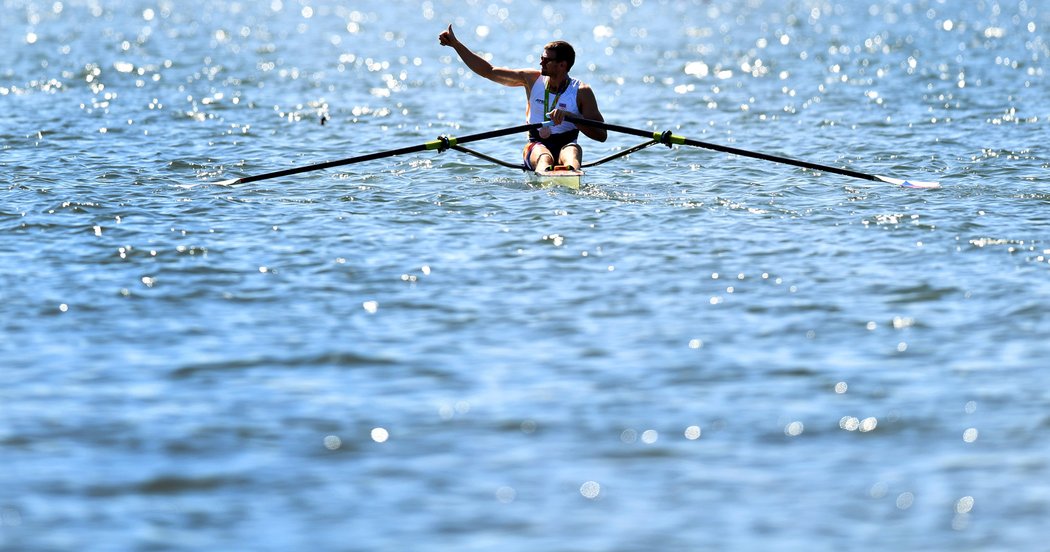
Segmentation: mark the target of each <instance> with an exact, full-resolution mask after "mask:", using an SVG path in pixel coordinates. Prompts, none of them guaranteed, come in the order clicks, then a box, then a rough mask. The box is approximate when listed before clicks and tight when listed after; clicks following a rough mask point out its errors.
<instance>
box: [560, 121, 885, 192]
mask: <svg viewBox="0 0 1050 552" xmlns="http://www.w3.org/2000/svg"><path fill="white" fill-rule="evenodd" d="M565 120H567V121H569V122H570V123H575V124H578V125H584V126H592V127H597V128H604V129H605V130H611V131H614V132H620V133H623V134H632V135H634V136H641V137H643V138H652V139H653V140H656V141H657V142H660V143H663V144H667V145H671V144H679V145H685V146H693V147H698V148H705V149H709V150H714V151H720V152H722V153H730V154H733V155H740V156H743V157H752V158H755V159H762V160H763V161H772V162H774V163H783V164H786V165H794V166H796V167H802V168H805V169H813V170H816V171H823V172H829V173H835V174H841V175H843V176H850V177H853V178H860V179H863V180H878V178H876V177H875V175H871V174H865V173H862V172H857V171H852V170H849V169H840V168H838V167H831V166H828V165H821V164H819V163H810V162H809V161H800V160H798V159H791V158H790V157H780V156H777V155H769V154H767V153H760V152H757V151H748V150H742V149H739V148H733V147H729V146H723V145H720V144H711V143H709V142H701V141H699V140H692V139H689V138H685V137H683V136H678V135H676V134H671V133H670V132H653V131H650V130H642V129H637V128H630V127H625V126H621V125H614V124H609V123H606V122H604V121H594V120H591V119H584V118H581V117H576V116H574V115H567V116H566V117H565Z"/></svg>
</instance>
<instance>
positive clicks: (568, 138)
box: [522, 130, 580, 170]
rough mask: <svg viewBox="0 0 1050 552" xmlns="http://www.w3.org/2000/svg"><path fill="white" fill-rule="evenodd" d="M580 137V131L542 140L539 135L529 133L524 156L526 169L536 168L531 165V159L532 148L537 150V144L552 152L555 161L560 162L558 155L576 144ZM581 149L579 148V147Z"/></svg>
mask: <svg viewBox="0 0 1050 552" xmlns="http://www.w3.org/2000/svg"><path fill="white" fill-rule="evenodd" d="M579 137H580V131H579V130H570V131H569V132H562V133H560V134H551V135H550V136H548V137H546V138H540V136H539V133H537V132H535V131H533V132H530V133H529V143H528V144H527V145H526V146H525V150H524V151H523V152H522V155H523V156H524V157H525V167H526V168H528V169H529V170H532V169H533V168H534V167H533V166H532V164H530V163H529V158H530V157H532V148H535V147H536V145H537V144H543V145H544V146H546V147H547V149H548V150H550V152H551V155H553V156H554V161H555V162H557V161H558V154H560V153H561V149H562V148H564V147H565V146H567V145H569V144H575V143H576V140H577V139H578V138H579ZM577 147H579V146H577Z"/></svg>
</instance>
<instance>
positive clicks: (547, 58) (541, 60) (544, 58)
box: [540, 57, 558, 64]
mask: <svg viewBox="0 0 1050 552" xmlns="http://www.w3.org/2000/svg"><path fill="white" fill-rule="evenodd" d="M553 61H558V60H557V59H555V58H549V57H541V58H540V64H547V63H550V62H553Z"/></svg>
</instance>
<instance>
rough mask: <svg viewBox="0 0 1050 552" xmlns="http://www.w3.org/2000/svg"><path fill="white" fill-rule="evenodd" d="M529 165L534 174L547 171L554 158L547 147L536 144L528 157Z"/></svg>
mask: <svg viewBox="0 0 1050 552" xmlns="http://www.w3.org/2000/svg"><path fill="white" fill-rule="evenodd" d="M529 164H531V165H532V166H533V168H534V169H535V170H536V172H545V171H549V170H550V168H551V165H553V164H554V156H553V155H551V152H550V150H549V149H547V146H544V145H543V144H536V147H534V148H532V153H531V154H530V155H529Z"/></svg>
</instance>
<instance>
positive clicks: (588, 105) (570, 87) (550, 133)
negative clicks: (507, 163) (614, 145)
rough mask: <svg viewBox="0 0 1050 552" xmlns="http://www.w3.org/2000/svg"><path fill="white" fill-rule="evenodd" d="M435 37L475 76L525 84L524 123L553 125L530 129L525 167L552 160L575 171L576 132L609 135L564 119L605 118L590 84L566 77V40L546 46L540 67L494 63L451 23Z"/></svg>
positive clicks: (578, 156) (539, 167) (542, 166)
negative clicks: (466, 43) (469, 44)
mask: <svg viewBox="0 0 1050 552" xmlns="http://www.w3.org/2000/svg"><path fill="white" fill-rule="evenodd" d="M438 42H440V43H441V45H442V46H450V47H452V48H453V49H454V50H456V53H457V54H459V58H460V59H461V60H463V63H465V64H466V65H467V67H468V68H469V69H470V70H471V71H474V72H475V73H477V74H478V75H480V76H482V77H485V78H486V79H489V80H491V81H493V82H496V83H499V84H502V85H504V86H521V87H522V88H524V89H525V96H526V98H527V99H528V104H527V105H526V107H525V118H526V121H527V122H529V123H542V122H544V121H551V123H552V126H544V127H541V128H540V129H539V130H533V131H530V132H529V143H528V145H526V146H525V151H524V152H523V157H524V159H525V166H526V168H528V169H530V170H534V171H536V172H538V173H542V172H545V171H549V170H551V169H552V168H553V166H554V165H562V166H565V167H568V168H570V169H573V170H579V168H580V166H581V161H582V159H583V151H582V148H581V147H580V145H579V144H578V143H577V138H578V137H579V135H580V132H583V134H584V135H585V136H587V137H588V138H590V139H592V140H597V141H598V142H604V141H605V139H606V138H607V137H608V133H607V132H606V130H605V129H603V128H593V127H587V126H582V125H581V126H579V127H577V126H576V125H574V124H573V123H570V122H568V121H565V115H567V114H572V115H575V116H577V117H582V118H584V119H591V120H593V121H604V120H605V118H604V117H602V113H601V111H598V101H597V100H596V99H595V98H594V91H593V90H591V87H590V86H588V85H586V84H584V83H582V82H580V81H579V80H577V79H574V78H572V77H570V76H569V70H570V69H572V65H573V63H575V62H576V51H575V50H573V48H572V45H570V44H569V43H568V42H563V41H560V40H559V41H555V42H551V43H549V44H547V45H546V46H544V47H543V57H541V58H540V69H539V70H538V71H537V70H536V69H509V68H507V67H493V66H492V64H491V63H489V62H487V61H485V60H484V59H483V58H482V57H481V56H479V55H477V54H475V53H474V52H472V51H471V50H470V49H469V48H467V47H466V46H464V45H463V43H462V42H460V41H459V39H458V38H456V35H455V33H453V32H452V25H449V26H448V29H447V30H445V31H444V32H442V33H441V34H440V35H438Z"/></svg>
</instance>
